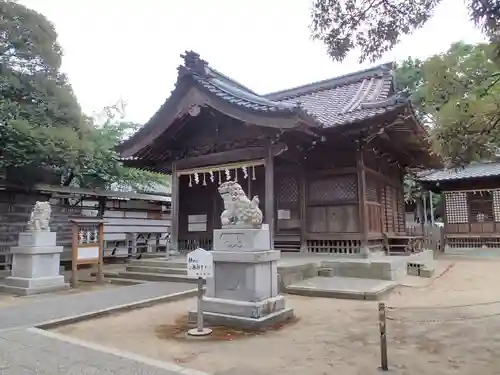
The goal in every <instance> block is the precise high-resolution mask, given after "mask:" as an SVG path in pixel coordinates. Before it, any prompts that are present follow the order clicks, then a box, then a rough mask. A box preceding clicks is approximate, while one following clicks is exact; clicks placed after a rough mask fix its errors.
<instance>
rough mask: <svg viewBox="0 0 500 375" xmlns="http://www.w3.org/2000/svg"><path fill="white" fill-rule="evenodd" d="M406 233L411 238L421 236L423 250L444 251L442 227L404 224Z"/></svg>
mask: <svg viewBox="0 0 500 375" xmlns="http://www.w3.org/2000/svg"><path fill="white" fill-rule="evenodd" d="M406 232H407V234H408V235H411V236H421V237H422V238H423V247H424V249H430V250H434V251H436V252H443V251H444V228H443V227H442V226H439V225H435V224H434V225H432V224H418V223H412V224H406Z"/></svg>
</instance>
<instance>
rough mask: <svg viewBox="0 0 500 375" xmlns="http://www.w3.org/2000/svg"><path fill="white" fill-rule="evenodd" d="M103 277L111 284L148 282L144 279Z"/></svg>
mask: <svg viewBox="0 0 500 375" xmlns="http://www.w3.org/2000/svg"><path fill="white" fill-rule="evenodd" d="M105 279H106V280H108V281H109V282H110V283H111V284H115V285H123V286H128V285H137V284H144V283H147V282H148V281H146V280H137V279H122V278H119V277H106V278H105Z"/></svg>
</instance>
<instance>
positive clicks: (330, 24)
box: [311, 0, 500, 62]
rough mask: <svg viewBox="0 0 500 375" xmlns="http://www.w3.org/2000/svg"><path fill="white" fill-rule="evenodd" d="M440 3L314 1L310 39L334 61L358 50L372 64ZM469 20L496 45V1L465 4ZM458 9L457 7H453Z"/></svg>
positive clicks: (499, 34)
mask: <svg viewBox="0 0 500 375" xmlns="http://www.w3.org/2000/svg"><path fill="white" fill-rule="evenodd" d="M441 2H442V0H361V1H359V0H314V2H313V7H312V25H311V28H312V33H313V38H315V39H318V40H321V41H323V42H324V43H325V44H326V46H327V47H328V53H329V55H330V56H331V57H332V58H333V59H335V60H338V61H342V60H344V58H345V57H346V56H347V54H348V53H349V52H351V51H353V50H357V49H359V50H360V51H361V54H360V55H359V60H360V61H361V62H362V61H365V60H371V61H375V60H377V59H379V58H380V57H382V55H383V54H384V53H385V52H387V51H389V50H391V49H392V48H394V46H395V45H396V44H398V43H399V42H400V41H401V38H402V36H404V35H409V34H411V33H412V32H414V31H415V30H417V29H419V28H421V27H422V26H424V25H425V23H426V22H427V21H428V20H429V19H430V18H431V17H432V16H433V14H434V10H435V8H436V6H438V5H439V4H440V3H441ZM464 3H465V6H467V8H468V10H469V14H470V19H471V20H472V21H473V22H474V23H475V25H476V26H477V27H478V28H479V29H481V31H482V32H483V33H484V34H485V36H486V37H487V38H489V40H490V42H491V43H494V44H497V43H500V4H499V3H498V1H497V0H465V2H464ZM453 6H460V4H458V2H457V4H453Z"/></svg>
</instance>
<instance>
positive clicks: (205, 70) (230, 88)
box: [179, 52, 315, 121]
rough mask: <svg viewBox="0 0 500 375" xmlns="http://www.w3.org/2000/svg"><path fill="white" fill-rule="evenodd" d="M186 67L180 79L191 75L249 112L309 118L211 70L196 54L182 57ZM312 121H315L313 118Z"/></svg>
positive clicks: (290, 106)
mask: <svg viewBox="0 0 500 375" xmlns="http://www.w3.org/2000/svg"><path fill="white" fill-rule="evenodd" d="M182 57H183V58H184V65H183V66H180V67H179V78H182V77H184V76H185V75H187V74H189V75H191V76H192V77H193V78H194V80H195V81H196V82H197V83H198V84H199V85H200V87H202V88H203V89H205V90H207V91H208V92H210V93H212V94H214V95H216V96H217V97H219V98H221V99H223V100H225V101H227V102H229V103H231V104H235V105H237V106H240V107H243V108H245V109H248V110H252V111H257V112H266V113H282V114H283V113H288V114H291V113H297V114H303V115H305V116H307V113H306V111H304V110H303V109H302V108H300V107H298V106H297V105H296V104H292V103H281V102H278V101H273V100H270V99H267V98H265V97H263V96H260V95H258V94H257V93H255V92H254V91H252V90H250V89H249V88H247V87H245V86H243V85H242V84H240V83H239V82H237V81H235V80H233V79H231V78H229V77H227V76H225V75H224V74H222V73H220V72H218V71H217V70H215V69H213V68H211V67H210V66H209V65H208V64H207V62H206V61H204V60H202V59H201V58H200V56H199V55H198V54H197V53H195V52H186V53H185V55H183V56H182ZM311 121H315V120H314V119H313V117H311Z"/></svg>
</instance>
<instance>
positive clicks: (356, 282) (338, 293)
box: [286, 276, 398, 301]
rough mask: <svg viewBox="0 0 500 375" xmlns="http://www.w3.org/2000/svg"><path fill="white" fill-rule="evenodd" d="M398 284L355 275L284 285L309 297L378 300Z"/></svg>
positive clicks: (319, 277)
mask: <svg viewBox="0 0 500 375" xmlns="http://www.w3.org/2000/svg"><path fill="white" fill-rule="evenodd" d="M397 285H398V284H397V283H396V282H394V281H391V280H376V279H360V278H356V277H342V276H333V277H321V276H317V277H313V278H311V279H307V280H303V281H301V282H298V283H296V284H291V285H288V286H287V287H286V292H287V293H290V294H298V295H302V296H309V297H330V298H344V299H359V300H371V301H376V300H379V299H380V298H381V297H382V296H383V295H385V294H386V293H388V292H390V291H391V290H392V289H393V288H395V287H396V286H397Z"/></svg>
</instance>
